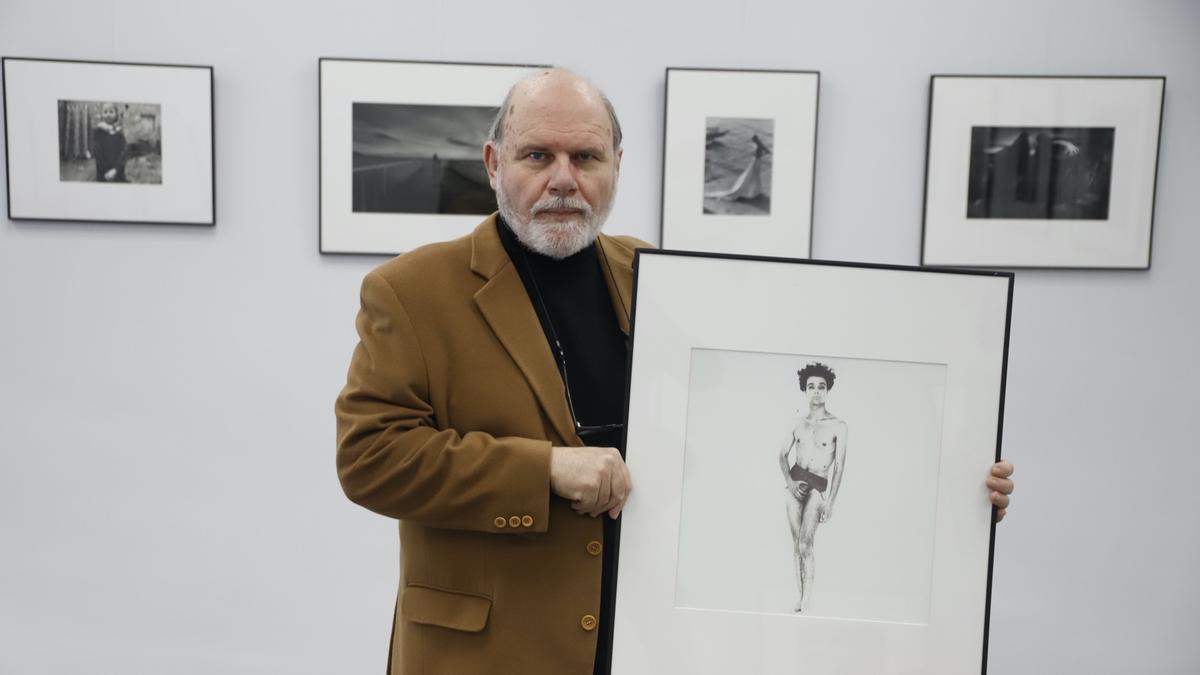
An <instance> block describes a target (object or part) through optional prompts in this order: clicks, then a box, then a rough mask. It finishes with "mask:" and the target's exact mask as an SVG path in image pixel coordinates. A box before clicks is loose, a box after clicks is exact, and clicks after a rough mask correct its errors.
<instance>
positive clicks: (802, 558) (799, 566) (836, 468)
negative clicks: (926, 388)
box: [779, 362, 847, 612]
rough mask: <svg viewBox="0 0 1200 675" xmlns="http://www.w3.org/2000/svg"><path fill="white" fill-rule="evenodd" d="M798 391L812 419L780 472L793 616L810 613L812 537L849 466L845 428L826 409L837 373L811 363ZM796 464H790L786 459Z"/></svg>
mask: <svg viewBox="0 0 1200 675" xmlns="http://www.w3.org/2000/svg"><path fill="white" fill-rule="evenodd" d="M796 375H797V376H798V377H799V378H800V388H801V389H802V390H804V393H805V395H806V396H807V397H808V414H806V415H803V416H800V417H798V419H796V420H795V421H794V422H793V424H792V432H791V434H789V436H788V438H787V440H786V441H784V443H783V445H782V447H781V448H780V451H779V467H780V468H781V469H782V470H783V478H784V480H785V481H786V482H787V491H788V498H787V516H788V524H789V525H791V529H792V545H793V546H794V549H793V555H794V557H795V564H796V588H797V590H798V591H799V593H800V597H799V599H798V600H797V601H796V606H795V608H794V609H795V611H797V612H803V611H804V610H806V609H808V599H809V597H810V595H811V593H812V585H813V577H814V576H815V571H816V570H815V563H814V557H813V538H814V537H815V536H816V534H817V525H818V524H820V523H823V522H825V521H826V520H829V517H830V516H831V515H833V502H834V501H835V500H836V499H837V493H838V489H839V488H840V487H841V485H842V472H843V471H844V469H845V466H846V443H847V433H846V423H845V422H844V421H842V420H840V419H838V418H837V417H834V416H833V414H831V413H830V412H829V411H828V410H827V409H826V408H825V398H826V395H827V394H828V393H829V390H830V389H832V388H833V381H834V379H835V377H836V376H835V375H834V373H833V370H832V369H830V368H829V366H826V365H825V364H823V363H820V362H816V363H810V364H808V365H807V366H805V367H804V368H803V369H802V370H798V371H796ZM789 453H791V454H794V456H795V458H796V459H795V463H791V464H789V462H788V454H789Z"/></svg>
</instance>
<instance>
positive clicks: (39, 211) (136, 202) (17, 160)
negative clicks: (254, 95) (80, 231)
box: [3, 57, 216, 225]
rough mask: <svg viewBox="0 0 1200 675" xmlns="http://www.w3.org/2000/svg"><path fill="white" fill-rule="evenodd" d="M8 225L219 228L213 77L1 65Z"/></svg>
mask: <svg viewBox="0 0 1200 675" xmlns="http://www.w3.org/2000/svg"><path fill="white" fill-rule="evenodd" d="M3 69H4V108H5V110H4V112H5V130H6V137H7V139H8V143H7V145H6V153H5V161H6V162H7V165H8V183H9V191H8V214H9V218H12V219H13V220H42V221H68V222H83V223H138V224H148V225H159V224H162V225H215V224H216V174H215V170H214V168H215V163H216V162H215V157H216V155H215V153H216V142H215V138H214V130H213V68H212V67H211V66H193V65H171V64H158V63H114V62H105V61H70V60H57V59H26V58H12V57H5V58H4V59H3Z"/></svg>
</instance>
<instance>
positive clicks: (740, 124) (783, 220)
mask: <svg viewBox="0 0 1200 675" xmlns="http://www.w3.org/2000/svg"><path fill="white" fill-rule="evenodd" d="M819 85H820V74H819V73H816V72H809V71H790V70H788V71H781V70H713V69H696V68H668V69H667V84H666V113H665V115H666V124H665V127H666V128H665V130H664V138H663V196H662V245H663V247H664V248H672V249H679V250H686V251H710V252H716V253H735V254H747V255H786V256H790V257H797V258H807V257H808V256H809V251H810V249H811V246H812V213H813V174H814V168H815V163H816V149H817V97H818V96H817V92H818V90H819Z"/></svg>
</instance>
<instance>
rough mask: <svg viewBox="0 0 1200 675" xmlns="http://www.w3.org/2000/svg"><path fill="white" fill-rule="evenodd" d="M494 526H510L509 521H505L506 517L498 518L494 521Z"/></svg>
mask: <svg viewBox="0 0 1200 675" xmlns="http://www.w3.org/2000/svg"><path fill="white" fill-rule="evenodd" d="M492 524H493V525H495V526H496V527H504V526H505V525H508V521H507V520H505V519H504V516H496V519H495V520H493V521H492Z"/></svg>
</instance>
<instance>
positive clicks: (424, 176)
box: [352, 103, 496, 215]
mask: <svg viewBox="0 0 1200 675" xmlns="http://www.w3.org/2000/svg"><path fill="white" fill-rule="evenodd" d="M495 112H496V109H495V108H489V107H485V106H466V105H408V104H403V103H355V104H354V121H353V124H354V128H353V133H354V165H353V167H354V169H353V170H354V178H353V188H352V189H353V195H354V202H353V209H354V211H356V212H360V213H361V212H370V213H473V214H477V215H487V214H489V213H491V212H492V211H495V210H496V195H495V193H494V192H493V191H492V187H491V185H490V184H489V183H488V175H487V170H486V169H485V168H484V166H483V161H482V160H481V159H480V157H481V149H482V148H483V144H484V143H485V142H486V141H487V132H488V126H489V125H490V124H491V121H492V116H493V115H494V114H495Z"/></svg>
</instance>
